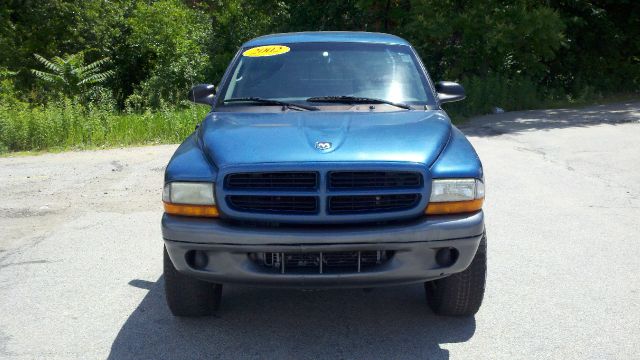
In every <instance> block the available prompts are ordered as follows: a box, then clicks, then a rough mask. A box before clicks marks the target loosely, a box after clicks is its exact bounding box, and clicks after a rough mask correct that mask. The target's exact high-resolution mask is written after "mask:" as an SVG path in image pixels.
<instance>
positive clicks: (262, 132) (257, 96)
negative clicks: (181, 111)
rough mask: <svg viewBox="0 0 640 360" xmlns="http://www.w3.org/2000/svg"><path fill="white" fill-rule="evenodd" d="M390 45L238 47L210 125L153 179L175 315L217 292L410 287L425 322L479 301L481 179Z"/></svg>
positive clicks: (394, 43)
mask: <svg viewBox="0 0 640 360" xmlns="http://www.w3.org/2000/svg"><path fill="white" fill-rule="evenodd" d="M464 97H465V95H464V89H463V88H462V86H460V85H459V84H456V83H453V82H445V81H443V82H438V83H433V82H432V81H431V79H430V78H429V75H428V73H427V71H426V69H425V67H424V65H423V63H422V62H421V60H420V58H419V57H418V56H417V54H416V52H415V50H414V49H413V48H412V47H411V45H410V44H409V43H407V42H406V41H405V40H403V39H401V38H399V37H396V36H393V35H388V34H379V33H365V32H305V33H290V34H275V35H268V36H263V37H259V38H256V39H253V40H251V41H248V42H246V43H245V44H243V45H242V47H241V49H240V50H239V51H238V52H237V54H236V55H235V57H234V58H233V60H232V61H231V64H230V65H229V67H228V69H227V71H226V73H225V75H224V77H223V78H222V81H221V83H220V84H219V86H217V87H216V86H213V85H207V84H202V85H197V86H195V87H194V88H193V89H192V90H191V91H190V93H189V98H190V100H192V101H194V102H196V103H201V104H205V105H207V106H210V107H211V111H210V112H209V113H208V115H207V116H206V117H205V118H204V120H202V122H201V123H200V125H199V126H198V127H197V129H196V130H195V132H194V133H193V134H191V135H190V136H189V137H188V138H187V139H186V140H185V141H184V142H183V143H182V144H181V145H180V147H178V149H177V150H176V152H175V154H174V155H173V157H172V158H171V160H170V161H169V164H168V165H167V168H166V172H165V185H164V190H163V195H162V200H163V202H164V211H165V212H164V215H163V217H162V235H163V238H164V249H165V251H164V280H165V289H166V298H167V303H168V305H169V308H170V309H171V311H172V313H173V314H174V315H176V316H203V315H209V314H212V313H213V312H214V311H216V309H217V308H218V306H219V304H220V301H221V296H222V286H223V284H225V283H235V284H248V285H260V286H276V287H298V288H340V287H355V288H371V287H378V286H386V285H399V284H410V283H423V284H424V286H425V290H426V291H425V292H426V299H427V301H426V302H427V304H428V305H429V307H430V308H431V309H432V310H433V311H434V312H435V313H436V314H440V315H457V316H470V315H473V314H475V313H476V312H477V311H478V309H479V307H480V304H481V302H482V298H483V295H484V287H485V278H486V236H485V227H484V217H483V216H484V215H483V212H482V204H483V201H484V174H483V171H482V164H481V162H480V159H479V158H478V155H477V154H476V152H475V150H474V149H473V147H472V146H471V144H470V143H469V141H468V140H467V139H466V138H465V136H464V135H463V134H462V133H461V132H460V131H459V130H458V129H457V128H456V127H455V126H453V125H452V124H451V121H450V119H449V117H448V116H447V114H446V112H445V111H444V110H443V109H442V108H441V105H442V104H443V103H446V102H450V101H456V100H462V99H464Z"/></svg>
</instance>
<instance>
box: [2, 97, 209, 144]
mask: <svg viewBox="0 0 640 360" xmlns="http://www.w3.org/2000/svg"><path fill="white" fill-rule="evenodd" d="M206 112H207V108H206V107H204V106H198V107H197V106H192V107H190V108H187V109H179V110H162V111H155V112H151V111H147V112H144V113H119V112H114V111H112V110H105V109H100V108H96V107H85V106H82V105H79V104H73V103H68V102H67V103H63V104H58V105H48V106H46V107H45V106H38V107H31V106H28V105H26V104H23V103H15V104H12V105H11V106H8V105H0V153H7V152H20V151H28V152H33V151H35V152H41V151H64V150H79V149H95V148H107V147H120V146H131V145H143V144H167V143H178V142H181V141H182V140H183V139H184V138H186V137H187V136H188V135H189V134H190V133H191V132H192V131H193V130H194V128H195V125H196V124H198V123H199V122H200V121H201V120H202V118H203V117H204V116H205V114H206Z"/></svg>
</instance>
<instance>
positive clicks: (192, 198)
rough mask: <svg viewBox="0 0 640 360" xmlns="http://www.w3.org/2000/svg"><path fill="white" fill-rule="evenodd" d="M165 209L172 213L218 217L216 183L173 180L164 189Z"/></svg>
mask: <svg viewBox="0 0 640 360" xmlns="http://www.w3.org/2000/svg"><path fill="white" fill-rule="evenodd" d="M162 201H163V202H164V211H165V212H166V213H167V214H172V215H184V216H204V217H217V216H218V215H219V213H218V208H217V207H216V199H215V196H214V184H213V183H210V182H172V183H168V184H166V185H165V186H164V190H163V191H162Z"/></svg>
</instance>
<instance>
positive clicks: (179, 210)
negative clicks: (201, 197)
mask: <svg viewBox="0 0 640 360" xmlns="http://www.w3.org/2000/svg"><path fill="white" fill-rule="evenodd" d="M164 212H166V213H167V214H171V215H182V216H197V217H218V216H220V213H219V212H218V208H217V207H216V206H215V205H185V204H171V203H167V202H165V203H164Z"/></svg>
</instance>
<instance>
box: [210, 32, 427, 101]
mask: <svg viewBox="0 0 640 360" xmlns="http://www.w3.org/2000/svg"><path fill="white" fill-rule="evenodd" d="M241 51H242V53H241V54H240V56H239V57H238V58H237V59H236V61H235V63H234V64H233V65H232V66H233V67H232V69H231V72H230V76H229V78H228V80H227V81H226V83H225V84H223V86H222V89H221V94H220V97H219V101H218V103H219V104H224V101H225V100H229V99H237V98H262V99H274V100H279V101H295V102H304V101H305V100H307V99H309V98H314V97H316V98H317V97H327V96H348V97H359V98H373V99H381V100H384V101H388V102H395V103H404V104H411V105H430V104H433V103H434V100H433V96H432V95H431V92H430V91H427V89H429V87H428V83H427V79H426V77H425V75H424V73H423V72H422V71H421V70H420V67H419V64H418V61H417V59H416V57H415V55H414V53H413V51H412V50H411V48H410V47H409V46H403V45H386V44H366V43H298V44H286V46H284V45H274V46H263V47H254V48H245V49H242V50H241Z"/></svg>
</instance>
